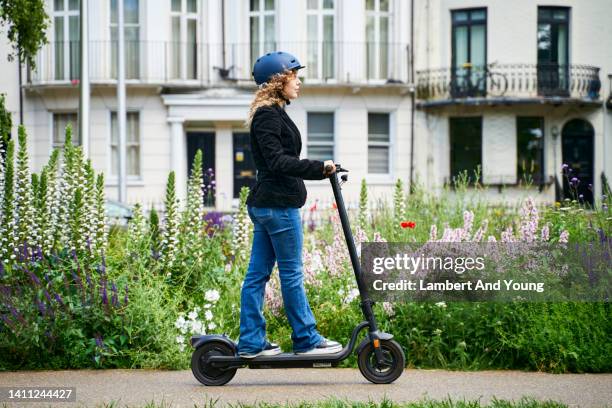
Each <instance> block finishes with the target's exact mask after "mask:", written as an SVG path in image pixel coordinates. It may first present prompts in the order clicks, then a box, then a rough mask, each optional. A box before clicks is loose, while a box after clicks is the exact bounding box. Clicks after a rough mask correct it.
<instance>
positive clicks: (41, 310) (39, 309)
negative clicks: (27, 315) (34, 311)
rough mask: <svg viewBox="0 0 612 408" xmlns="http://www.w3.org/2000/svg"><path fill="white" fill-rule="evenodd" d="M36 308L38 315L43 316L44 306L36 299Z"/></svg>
mask: <svg viewBox="0 0 612 408" xmlns="http://www.w3.org/2000/svg"><path fill="white" fill-rule="evenodd" d="M36 306H38V311H39V312H40V314H42V315H44V314H45V312H46V311H47V309H46V308H45V304H44V303H43V302H41V301H40V300H38V299H36Z"/></svg>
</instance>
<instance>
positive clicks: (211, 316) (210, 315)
mask: <svg viewBox="0 0 612 408" xmlns="http://www.w3.org/2000/svg"><path fill="white" fill-rule="evenodd" d="M204 317H205V318H206V320H212V318H213V314H212V312H211V311H210V310H207V311H206V313H204Z"/></svg>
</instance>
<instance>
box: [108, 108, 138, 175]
mask: <svg viewBox="0 0 612 408" xmlns="http://www.w3.org/2000/svg"><path fill="white" fill-rule="evenodd" d="M130 113H132V114H133V113H137V114H138V124H137V128H138V175H134V174H132V175H130V174H126V176H127V180H128V181H137V182H138V181H143V177H142V158H143V155H142V146H143V143H142V134H143V133H142V111H140V110H137V109H127V110H126V144H125V147H126V156H125V160H126V163H125V164H126V172H127V171H128V169H129V166H128V165H127V161H128V154H127V149H129V147H130V143H129V142H128V140H127V139H128V138H127V116H128V115H129V114H130ZM113 114H115V115H116V114H117V111H116V110H113V109H110V110H109V111H108V139H107V144H106V146H107V148H108V158H107V169H108V180H107V185H116V184H117V183H118V182H119V174H113V157H112V156H113V148H112V147H113ZM117 130H118V129H117ZM117 143H118V142H117ZM118 150H119V147H117V151H118Z"/></svg>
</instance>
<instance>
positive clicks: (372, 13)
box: [365, 0, 393, 80]
mask: <svg viewBox="0 0 612 408" xmlns="http://www.w3.org/2000/svg"><path fill="white" fill-rule="evenodd" d="M373 1H374V10H368V9H367V3H366V5H365V7H366V8H365V18H366V24H365V29H366V33H365V34H366V35H365V45H366V77H367V79H368V80H384V79H386V78H389V76H390V72H391V71H390V70H391V63H390V62H391V58H390V57H391V47H390V46H389V45H390V43H391V41H390V39H391V38H392V32H393V23H392V16H393V15H392V13H391V8H392V2H393V0H388V7H387V11H381V10H380V1H381V0H373ZM368 17H373V18H374V67H373V68H374V73H373V75H371V74H370V69H371V68H370V59H369V54H368V36H367V22H368ZM381 17H386V18H387V41H386V45H387V72H386V73H382V72H380V65H381V58H380V50H381V44H382V42H381V39H380V20H381Z"/></svg>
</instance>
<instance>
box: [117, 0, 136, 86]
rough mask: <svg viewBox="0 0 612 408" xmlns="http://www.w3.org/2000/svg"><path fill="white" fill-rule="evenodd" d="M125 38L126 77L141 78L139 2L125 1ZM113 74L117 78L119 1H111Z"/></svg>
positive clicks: (134, 0)
mask: <svg viewBox="0 0 612 408" xmlns="http://www.w3.org/2000/svg"><path fill="white" fill-rule="evenodd" d="M123 9H124V10H123V24H124V30H125V31H124V37H125V77H126V79H137V78H139V77H140V12H139V0H123ZM110 30H111V74H112V76H113V78H117V50H118V47H119V46H118V42H117V41H118V37H117V0H111V23H110Z"/></svg>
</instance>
